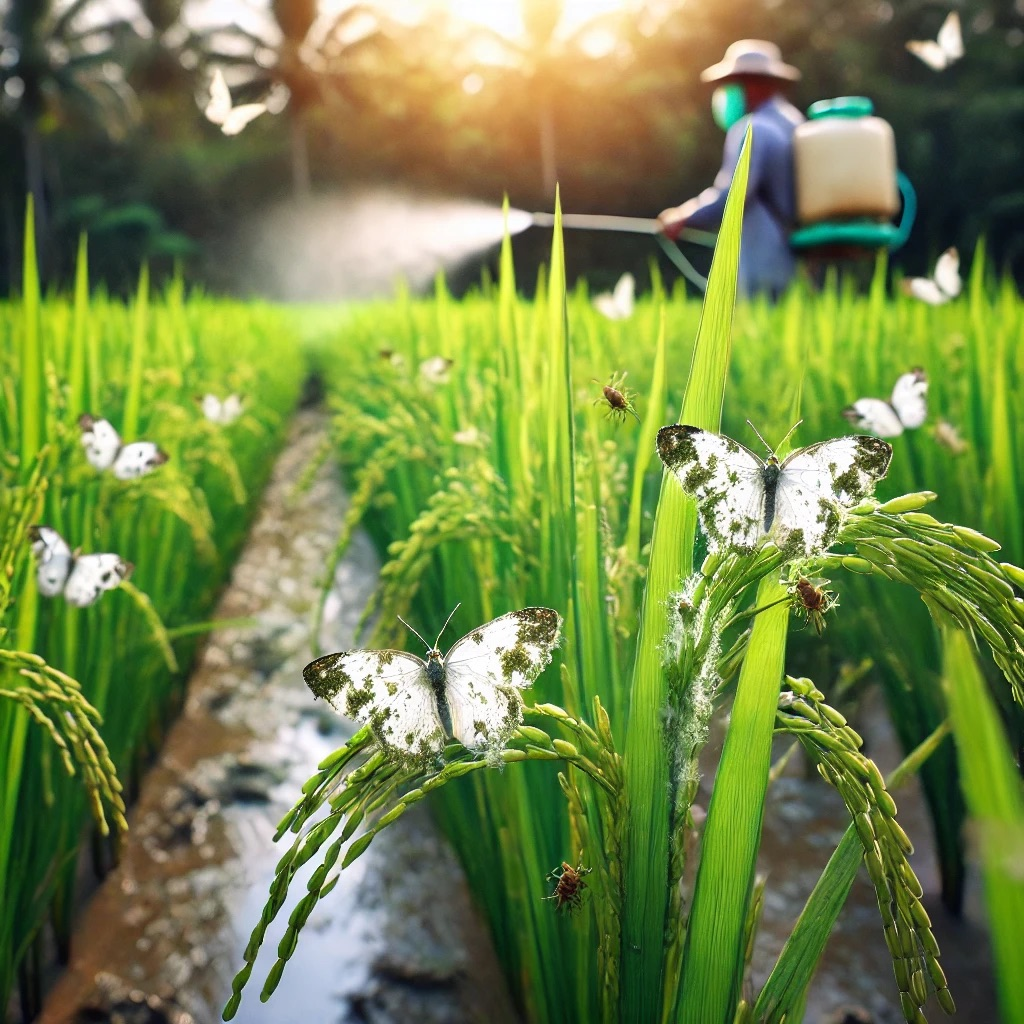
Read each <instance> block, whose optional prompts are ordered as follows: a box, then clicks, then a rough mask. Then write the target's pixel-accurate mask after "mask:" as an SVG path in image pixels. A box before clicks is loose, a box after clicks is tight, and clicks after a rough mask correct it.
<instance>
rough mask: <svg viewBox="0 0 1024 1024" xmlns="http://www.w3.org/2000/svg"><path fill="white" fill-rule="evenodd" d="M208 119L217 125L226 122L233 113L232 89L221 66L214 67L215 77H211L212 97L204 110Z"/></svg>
mask: <svg viewBox="0 0 1024 1024" xmlns="http://www.w3.org/2000/svg"><path fill="white" fill-rule="evenodd" d="M203 113H204V114H205V115H206V119H207V120H208V121H212V122H213V123H214V124H216V125H222V124H224V122H225V120H226V119H227V117H228V115H229V114H230V113H231V90H230V89H228V83H227V82H226V81H225V80H224V72H223V71H221V69H220V68H214V71H213V77H212V78H211V79H210V99H209V102H208V103H207V104H206V109H205V110H204V111H203Z"/></svg>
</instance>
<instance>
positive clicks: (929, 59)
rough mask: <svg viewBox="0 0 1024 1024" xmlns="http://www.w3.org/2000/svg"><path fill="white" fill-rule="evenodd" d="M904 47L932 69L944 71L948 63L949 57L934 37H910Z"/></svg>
mask: <svg viewBox="0 0 1024 1024" xmlns="http://www.w3.org/2000/svg"><path fill="white" fill-rule="evenodd" d="M906 47H907V49H908V50H909V51H910V52H911V53H912V54H913V55H914V56H915V57H917V58H918V59H919V60H922V61H924V63H925V64H927V65H928V67H930V68H931V69H932V71H944V70H945V69H946V67H948V65H949V57H948V56H947V55H946V52H945V50H943V49H942V47H941V46H940V45H939V44H938V43H937V42H935V40H934V39H911V40H910V41H909V42H908V43H907V44H906Z"/></svg>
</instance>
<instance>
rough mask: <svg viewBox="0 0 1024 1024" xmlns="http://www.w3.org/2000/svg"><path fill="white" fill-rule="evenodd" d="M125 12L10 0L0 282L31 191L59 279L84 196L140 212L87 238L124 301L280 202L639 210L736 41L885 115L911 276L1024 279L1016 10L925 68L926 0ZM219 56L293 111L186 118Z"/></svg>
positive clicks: (596, 255) (536, 243) (595, 242)
mask: <svg viewBox="0 0 1024 1024" xmlns="http://www.w3.org/2000/svg"><path fill="white" fill-rule="evenodd" d="M138 3H139V8H138V12H137V14H136V16H134V17H131V18H124V17H116V18H114V17H112V15H111V14H110V13H109V11H110V8H109V7H107V6H106V5H105V4H104V3H103V2H102V0H72V2H70V3H65V2H62V0H10V2H9V3H8V4H7V6H6V8H5V11H4V13H3V15H2V26H0V145H2V146H3V148H4V151H5V152H6V153H10V154H12V159H10V160H8V161H5V162H4V164H3V166H2V167H0V223H2V225H3V230H2V231H0V287H2V288H4V289H5V290H10V285H11V282H12V281H16V280H17V279H18V253H19V245H20V242H19V238H18V234H19V231H20V216H21V211H22V209H23V204H24V194H25V191H26V190H31V191H33V193H34V194H35V196H36V206H37V210H40V211H41V212H42V214H43V215H44V218H45V219H44V220H43V222H42V226H41V228H40V231H41V238H40V242H41V247H42V258H43V264H44V271H45V274H46V278H47V280H48V281H50V282H55V281H58V280H62V279H64V280H66V279H67V278H68V276H69V268H70V265H71V261H72V254H73V248H74V243H75V237H76V233H77V230H78V229H79V228H80V227H83V226H87V225H85V224H83V223H81V221H80V220H79V221H76V217H75V211H76V210H80V208H81V203H82V202H83V200H85V199H92V198H93V197H98V198H99V199H100V200H101V201H102V204H103V207H104V209H106V210H107V211H114V210H119V209H124V208H125V207H130V208H134V209H138V210H141V209H142V207H149V208H150V209H151V210H152V215H151V220H153V222H154V223H157V219H159V225H160V227H159V229H155V230H153V231H150V232H149V233H148V234H144V235H140V234H139V229H138V223H137V222H136V223H133V224H125V226H124V228H123V232H124V235H123V236H122V235H121V234H120V233H119V232H116V231H108V232H107V233H106V237H105V239H104V242H103V244H101V245H98V246H95V247H94V250H93V263H94V267H95V271H96V274H97V276H98V277H99V278H102V279H104V280H106V281H107V282H108V284H109V285H110V286H111V287H112V288H114V289H118V290H129V289H130V287H131V283H132V282H133V280H134V274H135V267H136V264H137V257H138V255H146V256H148V257H149V258H150V259H151V260H152V262H153V266H154V272H155V273H157V274H158V275H159V274H160V273H162V272H170V270H171V269H172V267H173V264H174V262H175V260H181V259H183V260H184V267H185V273H186V275H187V276H191V277H192V278H196V279H200V280H203V281H205V282H206V283H208V284H210V285H211V286H213V287H215V288H223V289H232V288H233V289H235V290H238V289H241V288H243V287H244V282H240V281H238V280H234V279H232V278H231V276H230V270H231V268H230V262H231V261H230V260H225V258H224V248H223V243H224V241H225V239H226V238H228V237H229V236H230V235H231V234H232V231H233V229H234V228H235V227H237V226H238V225H240V224H242V223H244V222H246V221H247V220H249V219H251V218H252V217H253V216H255V215H257V214H258V213H259V211H260V210H262V209H263V208H264V207H265V206H266V205H267V204H270V203H274V202H276V201H279V200H281V199H284V198H287V197H288V196H290V195H299V196H301V195H304V194H307V193H308V192H309V191H310V190H316V191H334V192H343V191H345V190H346V189H349V188H351V187H353V186H357V185H359V184H361V183H367V182H372V183H374V184H379V183H380V182H382V181H385V182H394V183H396V184H401V185H404V186H408V187H412V188H415V189H422V190H424V191H425V192H441V193H443V194H445V195H448V196H451V195H456V196H459V195H465V196H467V197H474V198H482V199H486V200H489V201H494V202H498V201H499V200H500V198H501V196H502V194H503V193H507V194H508V195H509V197H510V199H511V202H512V205H513V206H518V207H522V208H525V209H544V208H549V207H550V203H551V199H552V194H553V182H554V180H555V179H556V178H557V180H558V181H559V183H560V185H561V188H562V195H563V197H564V201H565V205H566V207H567V208H568V209H571V210H575V211H580V212H588V211H590V212H604V213H619V214H639V215H654V214H656V213H657V212H658V210H660V209H662V208H663V207H665V206H667V205H669V204H674V203H677V202H679V201H680V200H681V199H683V198H685V197H687V196H689V195H692V194H695V193H696V192H697V191H699V190H700V189H701V188H703V187H704V186H706V185H707V184H708V183H709V182H710V180H711V178H712V177H713V175H714V173H715V171H716V170H717V168H718V163H719V159H720V154H721V142H722V138H721V135H720V133H719V132H718V130H717V129H716V128H715V126H714V125H713V123H712V121H711V117H710V112H709V110H708V91H707V87H705V86H702V85H701V84H700V83H699V80H698V76H699V72H700V70H701V69H702V68H704V67H706V66H708V65H709V64H711V63H713V62H715V61H717V60H718V59H720V57H721V55H722V53H723V51H724V49H725V47H726V46H727V45H728V44H729V43H730V42H731V41H733V40H735V39H737V38H742V37H746V36H755V37H758V36H759V37H763V38H767V39H772V40H774V41H776V42H777V43H778V44H779V45H780V46H781V47H782V50H783V54H784V56H785V58H786V59H787V60H788V61H790V62H791V63H793V64H795V65H797V66H798V67H800V68H801V69H802V71H803V74H804V78H803V81H802V82H800V83H798V85H797V86H796V87H795V89H794V90H793V96H792V98H793V100H794V101H795V102H796V103H797V105H798V106H801V107H806V106H807V105H808V104H810V103H811V102H813V101H814V100H817V99H820V98H822V97H828V96H835V95H843V94H850V93H853V94H863V95H867V96H869V97H871V98H872V99H873V100H874V102H875V105H876V110H877V111H878V113H880V114H881V115H882V116H883V117H885V118H887V119H888V120H889V121H890V122H891V123H892V125H893V127H894V129H895V131H896V138H897V146H898V151H899V159H900V163H901V165H902V167H903V169H904V170H905V171H906V172H907V173H908V174H909V176H910V178H911V180H912V181H913V182H914V184H915V186H916V188H917V190H918V194H919V196H920V200H921V208H920V213H919V219H918V224H917V226H916V228H915V231H914V233H913V236H912V238H911V241H910V244H909V245H908V246H907V248H906V249H905V250H904V251H903V252H902V253H901V254H900V255H899V262H900V263H901V264H903V265H904V266H905V267H906V268H907V269H909V270H911V271H913V272H914V273H918V272H922V271H925V270H926V269H928V268H929V265H930V261H931V259H932V258H933V257H934V256H935V255H936V254H937V253H938V252H939V251H940V250H941V249H943V248H945V247H946V246H947V245H950V244H956V245H958V246H960V248H961V250H962V251H969V250H970V249H972V248H973V244H974V243H975V241H976V240H977V239H978V238H979V236H982V235H984V236H985V238H986V241H987V249H988V252H989V253H990V255H991V256H992V257H993V258H994V260H995V263H996V265H997V266H999V267H1001V268H1004V269H1009V270H1011V272H1013V273H1014V274H1015V276H1016V277H1017V278H1018V280H1020V279H1021V277H1022V276H1024V186H1022V184H1021V177H1020V173H1019V167H1020V166H1021V164H1022V162H1024V76H1022V74H1021V70H1022V66H1024V13H1022V10H1021V5H1020V4H1019V3H1018V4H1016V5H1015V4H1013V3H1011V2H1010V0H998V2H997V0H964V2H962V3H959V4H957V9H958V10H959V12H960V16H961V20H962V22H963V31H964V39H965V48H966V53H965V56H964V58H963V59H962V60H961V61H959V62H957V63H956V64H954V65H953V66H952V67H951V68H949V69H947V70H946V71H944V72H941V73H936V72H934V71H931V70H930V69H929V68H927V67H926V66H925V65H924V64H923V63H921V62H920V61H919V60H918V59H917V58H915V57H914V56H912V55H911V54H909V53H908V52H907V51H906V49H905V47H904V44H905V42H906V41H907V40H908V39H925V38H929V37H930V38H934V36H935V34H936V32H937V30H938V27H939V25H940V24H941V22H942V20H943V18H944V17H945V15H946V13H947V7H946V5H944V4H938V3H932V2H921V0H911V2H908V3H901V4H898V5H897V4H891V3H887V2H884V0H758V2H756V3H753V4H751V3H749V2H741V0H721V2H718V3H715V4H710V3H696V2H685V0H661V2H655V0H647V3H646V4H644V5H641V6H640V7H639V8H638V9H636V10H634V11H633V12H632V13H630V14H629V15H628V16H626V15H622V16H615V15H605V16H602V17H601V18H599V19H594V20H593V21H592V22H590V23H588V24H587V25H584V26H583V27H582V28H578V29H576V30H575V31H574V32H572V33H568V32H565V31H562V26H561V25H560V23H559V20H558V18H557V16H558V15H559V13H560V7H559V5H557V4H548V5H543V4H542V5H537V4H532V5H531V4H529V3H526V2H524V4H523V20H524V25H525V26H526V28H527V30H528V31H527V35H526V36H525V37H524V40H523V41H522V42H513V41H510V40H507V39H504V38H502V37H497V36H494V35H492V34H491V33H489V32H488V31H487V30H485V29H482V28H480V27H478V26H471V25H468V24H465V23H460V22H458V21H456V20H455V19H453V18H447V19H445V18H442V17H441V16H440V15H437V16H435V17H433V18H432V19H431V20H429V21H426V22H424V23H422V24H419V25H414V26H410V25H407V24H399V23H395V22H392V21H390V20H389V19H388V17H387V15H386V13H385V12H386V11H387V5H386V4H383V3H382V4H380V5H379V6H375V5H369V4H366V5H363V4H354V5H349V6H347V7H345V8H344V9H343V10H342V11H341V13H340V14H338V15H337V16H335V17H334V18H333V20H332V19H331V18H325V17H318V16H316V10H315V8H314V6H313V4H312V2H311V0H303V2H302V3H299V2H294V0H275V2H274V3H272V4H269V5H268V7H267V10H266V13H265V17H264V19H263V20H264V23H263V24H262V25H260V26H257V27H256V28H250V27H242V26H241V25H239V24H235V23H232V24H224V25H223V26H217V25H212V26H210V25H208V26H206V27H203V28H202V29H198V28H196V27H194V26H193V27H188V26H190V25H192V21H191V20H190V13H189V12H190V8H189V5H188V4H187V3H185V4H183V3H181V2H180V0H138ZM534 8H536V10H535V9H534ZM246 25H247V26H248V22H247V23H246ZM218 66H219V67H222V68H223V69H224V70H225V72H226V74H227V76H228V79H229V82H230V84H231V86H232V92H233V97H234V100H235V102H236V103H242V102H252V101H258V100H261V99H264V98H266V97H267V96H269V95H276V96H278V97H279V98H281V99H282V102H283V97H285V96H287V97H288V100H287V104H286V105H284V107H283V109H282V110H281V111H280V112H279V113H277V114H270V115H265V116H263V117H260V118H259V119H258V120H256V121H255V122H253V123H252V124H251V125H250V126H249V127H247V128H246V130H245V131H244V132H243V133H242V134H240V135H238V136H235V137H231V138H226V137H224V136H223V135H222V134H221V133H220V132H219V130H218V129H217V128H216V127H215V126H214V125H212V124H210V123H209V122H207V121H206V120H205V118H204V117H203V112H202V107H203V105H204V104H205V101H206V97H207V95H208V92H207V89H208V82H209V78H210V74H211V71H212V68H213V67H218ZM979 140H984V142H983V144H981V145H979ZM15 154H16V155H15ZM69 229H70V230H69ZM533 234H535V235H537V236H538V237H536V238H531V237H529V235H533ZM168 235H170V236H179V235H180V236H184V237H187V238H188V239H191V240H192V242H193V243H194V244H195V249H194V251H192V250H189V248H188V247H187V246H184V245H181V244H177V243H175V244H173V245H168V244H167V241H166V238H167V236H168ZM529 235H528V237H526V238H524V239H523V244H522V245H520V246H518V247H517V261H518V262H519V264H520V280H523V281H530V280H533V278H534V266H535V265H536V264H539V263H540V262H541V261H542V260H543V259H544V258H545V254H546V249H547V246H548V238H547V237H546V235H543V236H542V233H541V232H532V233H529ZM126 247H127V248H126ZM126 252H131V253H132V254H133V258H131V259H129V258H126V255H125V254H126ZM650 254H651V246H650V243H649V240H644V239H634V238H628V237H627V238H623V237H622V236H618V237H609V236H606V235H595V234H591V233H586V234H584V233H581V234H579V235H574V236H573V238H572V245H571V246H570V249H569V254H568V255H569V263H568V272H569V276H570V279H573V278H575V277H577V276H579V275H580V274H587V275H588V276H590V277H591V279H592V281H594V282H596V283H598V284H604V283H606V281H607V280H608V279H614V277H617V276H618V274H619V273H621V272H622V271H624V270H627V269H628V270H632V271H633V272H634V273H635V274H637V276H638V277H639V278H640V279H641V280H644V279H645V278H646V273H647V270H646V262H647V259H648V258H649V256H650ZM473 276H474V277H475V276H476V274H475V272H474V274H473Z"/></svg>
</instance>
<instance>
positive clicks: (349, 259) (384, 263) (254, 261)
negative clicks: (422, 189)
mask: <svg viewBox="0 0 1024 1024" xmlns="http://www.w3.org/2000/svg"><path fill="white" fill-rule="evenodd" d="M532 223H533V218H532V216H531V215H530V214H529V213H525V212H524V211H522V210H512V211H510V212H509V218H508V227H509V231H510V232H511V233H512V234H518V233H519V232H520V231H524V230H525V229H526V228H528V227H529V226H530V225H531V224H532ZM504 230H505V220H504V217H503V215H502V211H501V208H500V207H497V206H491V205H488V204H486V203H482V202H473V201H465V200H455V199H431V198H428V197H424V196H415V195H411V194H408V193H402V192H395V191H391V190H388V189H379V190H372V191H361V192H359V193H357V194H346V195H344V196H322V197H317V198H314V199H310V200H306V201H303V202H301V203H300V202H289V203H282V204H280V205H278V206H276V207H273V208H271V209H269V210H268V211H267V212H266V213H265V214H263V215H262V216H260V217H259V218H258V219H257V220H255V221H254V222H253V223H251V224H250V225H248V226H247V227H246V228H244V229H243V230H242V231H241V232H240V234H239V236H238V237H237V238H236V239H235V240H234V242H233V244H232V246H231V250H232V251H231V255H230V263H229V264H228V265H230V266H233V267H234V268H236V269H237V272H238V278H237V279H236V280H234V281H232V282H230V284H231V287H232V290H235V291H243V292H245V293H248V294H255V295H261V296H265V297H268V298H272V299H277V300H284V301H297V302H311V301H313V302H315V301H330V300H336V299H366V298H372V297H375V296H386V295H391V294H393V292H394V288H395V284H396V283H397V282H398V281H399V280H404V281H405V282H406V283H407V284H408V285H409V287H410V288H411V289H413V290H414V291H420V290H422V289H424V288H427V287H429V286H430V284H431V282H432V281H433V279H434V277H435V276H436V274H437V273H438V272H439V271H451V270H453V269H455V268H457V267H458V266H459V265H460V264H462V263H464V262H465V261H466V260H469V259H472V258H473V257H475V256H476V257H479V256H480V255H482V254H483V253H486V252H487V251H488V250H489V249H491V248H493V247H494V246H496V245H497V244H498V243H499V242H500V241H501V238H502V234H503V232H504Z"/></svg>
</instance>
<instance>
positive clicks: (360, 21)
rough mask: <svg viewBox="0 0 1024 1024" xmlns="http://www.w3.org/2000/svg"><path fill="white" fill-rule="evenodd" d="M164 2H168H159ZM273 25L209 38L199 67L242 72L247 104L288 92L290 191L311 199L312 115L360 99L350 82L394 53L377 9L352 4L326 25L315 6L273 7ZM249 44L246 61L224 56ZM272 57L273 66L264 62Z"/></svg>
mask: <svg viewBox="0 0 1024 1024" xmlns="http://www.w3.org/2000/svg"><path fill="white" fill-rule="evenodd" d="M164 2H169V0H164ZM270 13H271V14H272V16H273V20H274V24H273V25H272V26H268V29H267V31H265V32H264V33H262V34H260V33H255V32H249V31H247V30H245V29H243V28H241V27H239V26H237V25H231V26H226V27H224V28H223V29H220V30H211V31H209V32H208V33H207V34H206V39H207V43H206V46H205V55H204V62H205V63H207V64H209V65H227V66H234V67H236V68H238V69H244V72H245V73H244V81H242V82H240V83H238V85H239V88H240V90H241V91H242V92H243V93H244V94H245V95H246V96H247V97H250V96H252V97H256V96H260V95H266V94H267V93H269V92H270V91H271V90H272V89H273V88H275V87H280V86H284V87H285V88H286V89H287V90H288V106H287V116H288V119H289V126H290V138H291V165H292V189H293V193H294V195H295V197H296V198H303V197H305V196H308V195H309V192H310V184H311V180H310V161H309V117H310V115H311V113H312V112H313V110H314V109H316V108H318V107H322V106H329V105H330V104H331V103H333V102H336V101H338V100H341V99H344V98H348V99H350V100H351V99H352V98H353V96H355V95H356V94H357V93H358V89H357V88H355V79H358V78H361V77H362V76H363V75H364V74H365V73H366V72H367V70H368V67H369V65H368V63H367V61H366V60H365V59H364V58H365V57H367V56H370V55H373V57H374V62H375V64H376V66H378V67H379V66H380V65H381V63H382V61H385V60H386V57H387V54H389V53H391V52H393V47H392V45H391V44H392V33H391V32H390V31H389V28H388V26H387V24H386V22H385V20H384V18H383V16H382V15H381V13H380V12H379V11H377V10H375V9H374V8H372V7H370V6H368V5H363V4H354V5H352V6H350V7H348V8H346V9H345V10H344V11H342V12H341V13H340V14H339V15H337V17H335V18H334V19H333V20H332V21H331V22H329V23H325V22H323V21H322V20H321V19H320V17H319V14H318V5H317V2H316V0H271V5H270ZM228 39H231V40H233V41H235V42H237V41H238V40H245V41H247V42H248V51H247V52H245V53H243V54H238V53H237V52H235V53H230V52H227V50H226V49H225V47H224V46H223V44H224V43H226V42H227V41H228ZM267 54H272V55H273V58H272V59H271V60H269V61H268V60H267V59H266V55H267Z"/></svg>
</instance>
